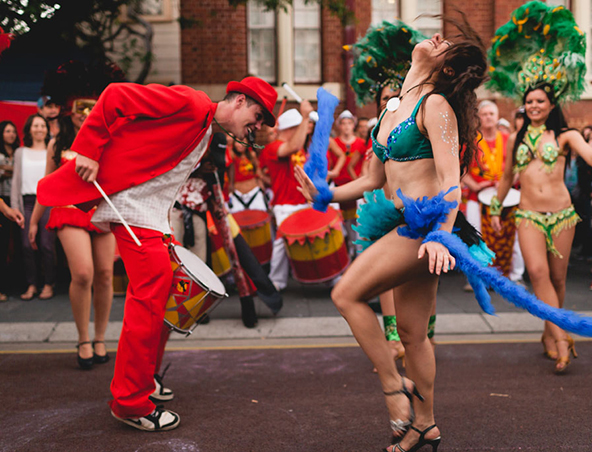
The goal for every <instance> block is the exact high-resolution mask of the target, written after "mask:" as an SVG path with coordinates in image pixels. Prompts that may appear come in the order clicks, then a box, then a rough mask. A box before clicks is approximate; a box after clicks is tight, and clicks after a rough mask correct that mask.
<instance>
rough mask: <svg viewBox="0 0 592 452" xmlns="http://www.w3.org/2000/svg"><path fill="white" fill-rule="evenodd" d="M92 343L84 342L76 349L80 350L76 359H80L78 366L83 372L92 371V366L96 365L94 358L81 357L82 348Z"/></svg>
mask: <svg viewBox="0 0 592 452" xmlns="http://www.w3.org/2000/svg"><path fill="white" fill-rule="evenodd" d="M90 343H91V342H90V341H84V342H79V343H78V345H76V348H77V349H78V352H79V353H77V354H76V357H77V358H78V366H80V368H81V369H82V370H90V369H92V366H93V364H94V360H93V357H92V356H91V357H90V358H83V357H82V356H80V346H82V345H86V344H90Z"/></svg>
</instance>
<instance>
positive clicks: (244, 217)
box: [232, 210, 273, 264]
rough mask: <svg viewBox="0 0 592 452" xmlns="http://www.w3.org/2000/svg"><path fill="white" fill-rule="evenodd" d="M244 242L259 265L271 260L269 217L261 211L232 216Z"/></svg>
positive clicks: (247, 211)
mask: <svg viewBox="0 0 592 452" xmlns="http://www.w3.org/2000/svg"><path fill="white" fill-rule="evenodd" d="M232 216H233V217H234V219H235V220H236V222H237V223H238V225H239V226H240V229H241V233H242V235H243V237H244V238H245V241H246V242H247V243H248V244H249V247H250V248H251V251H253V254H254V255H255V257H256V258H257V260H258V261H259V263H260V264H267V263H268V262H269V261H270V260H271V251H272V248H273V243H272V241H271V217H270V216H269V214H268V213H267V212H264V211H263V210H243V211H241V212H235V213H233V214H232Z"/></svg>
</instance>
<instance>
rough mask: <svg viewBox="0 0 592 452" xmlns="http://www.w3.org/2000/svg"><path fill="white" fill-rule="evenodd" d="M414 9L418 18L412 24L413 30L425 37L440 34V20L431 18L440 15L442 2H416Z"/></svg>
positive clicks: (426, 0)
mask: <svg viewBox="0 0 592 452" xmlns="http://www.w3.org/2000/svg"><path fill="white" fill-rule="evenodd" d="M415 8H416V13H417V16H419V17H418V18H417V20H416V21H415V23H414V25H415V28H417V29H418V30H419V31H421V32H422V33H423V34H424V35H426V36H432V35H433V34H434V33H441V32H442V19H440V18H439V17H438V18H436V17H431V16H434V15H436V14H442V0H417V3H416V7H415Z"/></svg>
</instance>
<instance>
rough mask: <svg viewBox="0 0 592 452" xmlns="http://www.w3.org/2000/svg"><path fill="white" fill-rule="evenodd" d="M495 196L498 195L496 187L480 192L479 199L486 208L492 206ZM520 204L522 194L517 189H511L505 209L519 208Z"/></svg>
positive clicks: (505, 200)
mask: <svg viewBox="0 0 592 452" xmlns="http://www.w3.org/2000/svg"><path fill="white" fill-rule="evenodd" d="M494 195H497V188H495V187H487V188H484V189H483V190H481V191H480V192H479V195H478V198H479V202H480V203H481V204H485V205H486V206H490V205H491V198H493V196H494ZM519 203H520V192H519V191H518V190H516V189H515V188H510V191H509V192H508V194H507V196H506V199H504V207H513V206H517V205H518V204H519Z"/></svg>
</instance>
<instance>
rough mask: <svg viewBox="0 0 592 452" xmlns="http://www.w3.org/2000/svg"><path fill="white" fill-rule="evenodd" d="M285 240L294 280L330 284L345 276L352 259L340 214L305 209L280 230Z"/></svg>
mask: <svg viewBox="0 0 592 452" xmlns="http://www.w3.org/2000/svg"><path fill="white" fill-rule="evenodd" d="M278 236H280V237H283V239H284V244H285V245H286V252H287V254H288V259H289V260H290V265H291V267H292V276H293V277H294V279H296V280H297V281H300V282H303V283H320V282H323V281H329V280H331V279H333V278H335V277H336V276H338V275H340V274H341V273H343V271H344V270H345V269H346V268H347V266H348V265H349V262H350V260H349V255H348V253H347V247H346V243H345V240H344V238H343V232H342V221H341V217H340V214H339V212H338V211H336V210H334V209H332V208H331V207H329V209H328V210H327V212H326V213H322V212H318V211H316V210H313V209H304V210H300V211H298V212H296V213H293V214H292V215H290V216H289V217H288V218H286V219H285V220H284V222H283V223H282V224H281V226H280V228H279V230H278Z"/></svg>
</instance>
